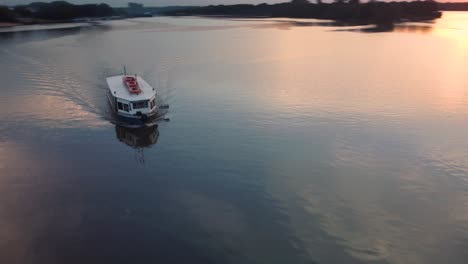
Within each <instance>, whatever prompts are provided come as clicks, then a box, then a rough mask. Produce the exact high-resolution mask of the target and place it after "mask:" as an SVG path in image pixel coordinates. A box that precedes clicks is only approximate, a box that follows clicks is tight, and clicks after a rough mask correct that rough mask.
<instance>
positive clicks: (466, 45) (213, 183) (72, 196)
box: [0, 13, 468, 264]
mask: <svg viewBox="0 0 468 264" xmlns="http://www.w3.org/2000/svg"><path fill="white" fill-rule="evenodd" d="M25 29H31V28H25ZM364 32H365V30H364ZM124 64H125V65H126V66H127V69H131V70H132V71H134V72H137V73H139V74H141V75H143V76H144V78H145V79H146V80H147V81H148V82H149V83H151V84H153V85H154V86H155V87H156V88H157V89H158V91H159V93H160V94H161V96H162V97H164V99H165V100H166V101H167V102H168V103H169V104H170V105H171V109H170V117H171V122H169V123H167V122H166V123H160V124H159V126H158V127H157V128H156V127H149V128H144V129H129V128H125V127H121V126H118V125H114V122H113V119H112V117H111V115H110V113H109V106H108V105H107V101H106V89H107V88H106V85H105V77H106V76H108V75H112V74H116V73H119V72H120V70H121V66H122V65H124ZM467 66H468V14H466V13H445V14H444V18H443V19H441V20H439V21H437V23H435V24H411V25H403V26H399V27H397V28H396V29H395V31H393V32H387V33H372V34H371V33H363V32H360V30H355V28H353V29H351V28H346V30H343V28H335V27H331V26H323V27H321V26H317V23H308V22H307V23H306V22H304V21H300V22H299V23H298V22H290V21H288V20H282V21H276V20H270V21H250V20H241V21H232V20H221V19H197V18H193V19H188V18H179V19H176V18H149V19H136V20H129V21H114V22H107V23H105V24H104V25H94V26H84V27H73V28H68V29H54V30H33V31H24V32H16V33H11V32H10V33H3V34H0V78H1V80H2V85H1V92H2V95H1V96H0V120H1V123H0V263H9V264H16V263H19V264H23V263H41V264H42V263H47V264H55V263H99V264H101V263H204V264H207V263H466V260H467V259H468V250H467V248H468V138H467V136H466V135H467V133H466V131H467V130H468V104H467V103H468V74H467V73H468V72H467V71H468V70H467V69H468V67H467Z"/></svg>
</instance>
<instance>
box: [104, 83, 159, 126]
mask: <svg viewBox="0 0 468 264" xmlns="http://www.w3.org/2000/svg"><path fill="white" fill-rule="evenodd" d="M107 84H108V85H109V101H110V103H111V104H112V106H113V108H114V111H115V112H116V113H117V114H119V115H123V116H128V117H134V118H135V117H140V116H143V115H146V116H148V115H151V114H155V112H156V111H157V105H156V91H155V90H154V88H153V87H151V86H150V85H149V84H148V83H147V82H146V81H145V80H143V79H142V78H141V77H140V76H137V75H118V76H113V77H109V78H107Z"/></svg>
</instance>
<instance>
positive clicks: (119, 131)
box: [115, 124, 159, 148]
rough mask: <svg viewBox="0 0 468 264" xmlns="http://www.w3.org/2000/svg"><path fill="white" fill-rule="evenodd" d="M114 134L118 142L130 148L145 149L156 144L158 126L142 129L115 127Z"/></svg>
mask: <svg viewBox="0 0 468 264" xmlns="http://www.w3.org/2000/svg"><path fill="white" fill-rule="evenodd" d="M115 133H116V135H117V138H118V139H119V141H120V142H123V143H125V144H126V145H128V146H130V147H132V148H147V147H150V146H152V145H154V144H156V143H157V141H158V137H159V131H158V125H157V124H154V125H151V126H143V127H126V126H122V125H116V126H115Z"/></svg>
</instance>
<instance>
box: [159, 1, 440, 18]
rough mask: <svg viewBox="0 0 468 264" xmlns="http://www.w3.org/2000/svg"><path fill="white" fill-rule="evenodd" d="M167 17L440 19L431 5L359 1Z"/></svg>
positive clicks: (215, 9)
mask: <svg viewBox="0 0 468 264" xmlns="http://www.w3.org/2000/svg"><path fill="white" fill-rule="evenodd" d="M166 14H167V15H178V16H184V15H185V16H186V15H189V16H190V15H208V16H237V17H290V18H316V19H329V20H335V21H343V22H349V23H356V24H385V23H393V22H397V21H401V20H431V19H436V18H439V17H440V16H441V13H440V12H439V7H438V4H437V3H436V2H434V1H413V2H378V1H371V2H367V3H361V2H360V1H359V0H336V1H335V2H333V3H322V2H321V1H320V0H319V1H318V3H310V2H308V1H306V0H293V1H291V2H289V3H281V4H272V5H268V4H260V5H248V4H244V5H217V6H213V5H212V6H206V7H198V8H188V9H186V10H177V11H172V12H167V13H166Z"/></svg>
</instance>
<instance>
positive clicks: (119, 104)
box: [117, 102, 123, 110]
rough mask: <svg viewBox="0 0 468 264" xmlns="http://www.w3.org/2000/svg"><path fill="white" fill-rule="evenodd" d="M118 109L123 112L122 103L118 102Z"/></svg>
mask: <svg viewBox="0 0 468 264" xmlns="http://www.w3.org/2000/svg"><path fill="white" fill-rule="evenodd" d="M117 107H118V108H119V110H123V105H122V103H121V102H118V103H117Z"/></svg>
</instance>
